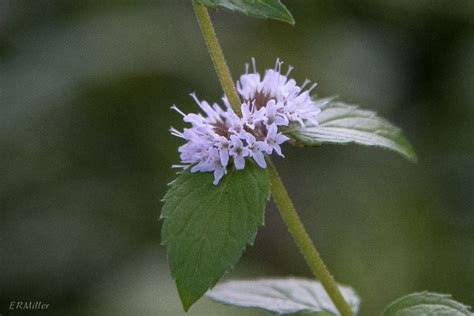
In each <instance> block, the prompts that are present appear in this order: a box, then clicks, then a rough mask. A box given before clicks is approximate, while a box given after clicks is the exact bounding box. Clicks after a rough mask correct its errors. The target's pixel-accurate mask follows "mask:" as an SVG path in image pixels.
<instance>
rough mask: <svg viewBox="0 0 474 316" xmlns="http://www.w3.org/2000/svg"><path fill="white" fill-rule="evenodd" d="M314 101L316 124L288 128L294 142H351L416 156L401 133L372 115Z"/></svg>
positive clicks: (355, 107) (336, 103)
mask: <svg viewBox="0 0 474 316" xmlns="http://www.w3.org/2000/svg"><path fill="white" fill-rule="evenodd" d="M316 102H318V103H319V105H320V107H321V113H319V114H318V115H317V116H316V120H317V121H318V122H319V125H318V126H315V125H312V124H310V123H308V125H307V126H306V127H304V128H300V127H299V126H296V127H295V128H294V129H291V130H290V131H289V132H288V134H289V135H290V136H291V137H293V138H294V139H295V140H296V141H297V142H299V143H302V144H304V145H321V144H324V143H334V144H348V143H355V144H359V145H367V146H377V147H381V148H385V149H389V150H393V151H395V152H397V153H399V154H401V155H402V156H404V157H405V158H407V159H408V160H410V161H413V162H416V160H417V158H416V154H415V152H414V150H413V148H412V146H411V145H410V143H409V142H408V140H407V139H406V138H405V136H403V134H402V131H401V130H400V129H399V128H398V127H396V126H394V125H392V124H391V123H390V122H388V121H387V120H385V119H383V118H381V117H379V116H377V114H376V113H375V112H372V111H367V110H362V109H360V108H359V107H357V106H353V105H348V104H345V103H342V102H337V101H334V100H333V99H323V100H317V101H316Z"/></svg>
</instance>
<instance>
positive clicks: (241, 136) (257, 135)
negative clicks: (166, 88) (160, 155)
mask: <svg viewBox="0 0 474 316" xmlns="http://www.w3.org/2000/svg"><path fill="white" fill-rule="evenodd" d="M252 61H253V72H252V73H249V71H248V65H246V71H245V74H243V75H242V76H241V77H240V79H239V81H238V82H237V86H236V87H237V91H238V93H239V95H240V97H241V102H242V104H241V108H240V110H241V113H242V116H238V115H237V114H236V113H235V112H234V110H233V109H232V108H231V106H230V104H229V102H228V100H227V98H226V97H225V96H224V97H223V103H224V107H221V106H220V105H218V104H217V103H214V104H212V105H210V104H209V103H208V102H206V101H201V100H199V99H198V98H197V97H196V95H195V94H191V96H192V97H193V98H194V100H195V102H196V103H197V104H198V105H199V107H200V108H201V109H202V111H203V112H204V114H205V115H202V114H194V113H190V114H185V113H183V112H181V111H180V110H179V109H178V108H177V107H176V106H172V107H171V108H172V109H174V110H176V111H177V112H178V113H180V114H181V115H182V116H183V120H184V121H185V122H186V123H189V124H191V127H190V128H185V129H184V131H183V132H179V131H178V130H176V129H174V128H171V130H170V131H171V134H173V135H174V136H177V137H180V138H182V139H184V140H186V143H185V144H184V145H182V146H180V147H179V148H178V152H179V153H180V159H181V162H182V163H183V165H178V166H176V167H182V168H188V167H191V172H198V171H199V172H214V182H213V183H214V184H215V185H216V184H218V183H219V181H220V179H221V178H222V177H223V176H224V175H225V174H226V173H227V166H228V165H229V164H231V163H232V164H233V165H234V167H235V169H237V170H241V169H243V168H245V162H246V159H253V160H254V161H255V162H256V163H257V164H258V165H259V166H260V167H262V168H266V166H267V164H266V162H265V155H271V154H272V153H273V152H276V153H277V154H278V155H280V156H282V157H283V153H282V151H281V147H280V145H281V144H283V143H285V142H286V141H288V140H289V138H288V137H287V136H285V135H283V133H284V131H285V128H286V127H287V126H289V125H290V124H291V123H297V124H298V125H299V126H301V127H304V126H305V124H306V123H307V122H310V123H311V124H313V125H317V124H318V122H317V120H316V115H317V114H318V113H319V112H320V109H319V107H318V106H317V103H315V102H314V101H312V99H311V97H310V92H311V90H312V89H313V88H314V87H315V85H313V86H312V87H311V88H309V89H308V90H304V88H305V86H306V85H307V84H308V83H309V81H305V83H303V85H302V86H301V87H300V86H298V85H297V84H296V82H295V80H293V79H289V78H288V75H289V73H290V72H291V70H292V67H289V68H288V71H287V73H286V74H285V75H282V74H281V65H282V62H280V61H279V60H277V62H276V65H275V68H274V69H268V70H267V71H266V72H265V75H264V76H263V77H261V76H260V74H259V73H258V72H257V70H256V67H255V61H254V60H252Z"/></svg>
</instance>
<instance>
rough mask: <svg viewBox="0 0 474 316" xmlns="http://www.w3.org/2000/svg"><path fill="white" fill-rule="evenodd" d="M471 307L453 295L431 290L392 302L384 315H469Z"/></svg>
mask: <svg viewBox="0 0 474 316" xmlns="http://www.w3.org/2000/svg"><path fill="white" fill-rule="evenodd" d="M469 309H470V307H469V306H466V305H464V304H461V303H459V302H456V301H454V300H452V299H451V295H448V294H437V293H430V292H421V293H413V294H409V295H406V296H403V297H401V298H399V299H398V300H396V301H394V302H392V303H391V304H390V305H389V306H388V307H387V308H386V309H385V311H384V313H383V316H415V315H417V316H418V315H424V316H435V315H436V316H438V315H446V316H447V315H449V316H467V315H474V314H472V313H471V312H470V311H469Z"/></svg>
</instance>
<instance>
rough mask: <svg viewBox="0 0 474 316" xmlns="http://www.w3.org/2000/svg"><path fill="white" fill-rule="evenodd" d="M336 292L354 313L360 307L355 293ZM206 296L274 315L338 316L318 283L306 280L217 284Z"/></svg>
mask: <svg viewBox="0 0 474 316" xmlns="http://www.w3.org/2000/svg"><path fill="white" fill-rule="evenodd" d="M339 290H340V291H341V293H342V295H343V296H344V298H345V300H346V301H347V303H348V304H349V305H350V306H351V308H352V311H353V312H354V314H357V312H358V309H359V304H360V299H359V297H358V296H357V294H356V293H355V292H354V290H353V289H352V288H350V287H347V286H342V285H339ZM206 296H207V297H209V298H211V299H213V300H215V301H217V302H220V303H224V304H227V305H233V306H239V307H245V308H258V309H263V310H265V311H267V312H271V313H275V314H294V313H312V314H313V315H314V314H316V315H323V314H324V315H327V314H329V315H339V313H338V311H337V309H336V307H335V306H334V304H333V303H332V301H331V299H330V298H329V296H328V295H327V294H326V291H324V288H323V287H322V285H321V283H319V282H316V281H313V280H307V279H300V278H282V279H260V280H248V281H244V280H241V281H228V282H223V283H220V284H218V285H217V286H216V287H215V288H214V289H212V290H211V291H209V292H207V294H206Z"/></svg>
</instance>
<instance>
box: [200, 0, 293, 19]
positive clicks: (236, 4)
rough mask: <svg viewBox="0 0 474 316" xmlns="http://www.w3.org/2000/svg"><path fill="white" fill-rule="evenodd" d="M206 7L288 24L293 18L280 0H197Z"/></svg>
mask: <svg viewBox="0 0 474 316" xmlns="http://www.w3.org/2000/svg"><path fill="white" fill-rule="evenodd" d="M197 2H200V3H202V4H204V5H206V6H208V7H212V8H224V9H228V10H231V11H236V12H240V13H243V14H246V15H249V16H253V17H257V18H270V19H275V20H279V21H283V22H288V23H290V24H295V20H294V19H293V16H292V15H291V13H290V11H288V9H287V8H286V7H285V5H283V3H281V1H280V0H197Z"/></svg>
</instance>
